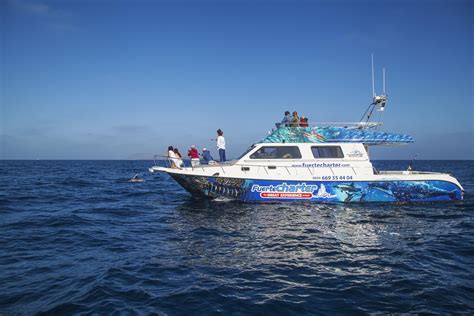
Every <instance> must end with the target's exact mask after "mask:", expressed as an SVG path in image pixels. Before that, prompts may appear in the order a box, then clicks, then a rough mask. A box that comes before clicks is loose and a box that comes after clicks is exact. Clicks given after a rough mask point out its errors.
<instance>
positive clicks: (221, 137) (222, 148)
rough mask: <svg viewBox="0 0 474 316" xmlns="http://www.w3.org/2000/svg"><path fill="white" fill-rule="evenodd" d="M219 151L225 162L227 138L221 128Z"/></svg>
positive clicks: (218, 131) (218, 135) (221, 160)
mask: <svg viewBox="0 0 474 316" xmlns="http://www.w3.org/2000/svg"><path fill="white" fill-rule="evenodd" d="M217 151H219V160H220V162H225V138H224V132H223V131H222V130H221V129H220V128H219V129H218V130H217Z"/></svg>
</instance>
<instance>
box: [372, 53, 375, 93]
mask: <svg viewBox="0 0 474 316" xmlns="http://www.w3.org/2000/svg"><path fill="white" fill-rule="evenodd" d="M372 98H375V80H374V53H372Z"/></svg>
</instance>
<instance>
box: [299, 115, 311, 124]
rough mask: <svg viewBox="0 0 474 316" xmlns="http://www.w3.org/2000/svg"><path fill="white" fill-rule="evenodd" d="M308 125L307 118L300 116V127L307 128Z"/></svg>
mask: <svg viewBox="0 0 474 316" xmlns="http://www.w3.org/2000/svg"><path fill="white" fill-rule="evenodd" d="M308 126H309V124H308V118H307V117H304V116H303V115H301V118H300V127H308Z"/></svg>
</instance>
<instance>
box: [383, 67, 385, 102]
mask: <svg viewBox="0 0 474 316" xmlns="http://www.w3.org/2000/svg"><path fill="white" fill-rule="evenodd" d="M382 76H383V94H384V95H385V67H383V68H382Z"/></svg>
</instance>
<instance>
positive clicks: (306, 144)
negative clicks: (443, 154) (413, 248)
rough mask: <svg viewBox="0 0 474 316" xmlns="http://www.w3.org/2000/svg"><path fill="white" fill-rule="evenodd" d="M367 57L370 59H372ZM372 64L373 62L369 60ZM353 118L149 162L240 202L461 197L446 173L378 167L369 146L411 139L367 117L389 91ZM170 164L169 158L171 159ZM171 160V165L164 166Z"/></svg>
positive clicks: (192, 188)
mask: <svg viewBox="0 0 474 316" xmlns="http://www.w3.org/2000/svg"><path fill="white" fill-rule="evenodd" d="M372 63H373V61H372ZM372 69H373V66H372ZM372 87H373V101H372V103H371V104H370V105H369V107H368V108H367V110H366V112H365V113H364V115H363V118H365V117H366V119H365V120H363V119H361V120H360V121H359V122H357V123H338V124H322V123H319V124H314V125H312V126H308V127H289V126H278V125H277V128H275V129H273V130H272V132H271V133H270V134H269V135H268V136H266V137H265V138H263V139H262V140H261V141H259V142H257V143H255V144H254V145H252V146H251V147H250V148H249V149H248V150H247V151H246V152H244V153H243V154H242V155H241V156H240V157H239V158H238V159H237V160H234V161H231V162H228V163H216V164H209V165H202V164H201V165H199V166H194V167H184V168H171V167H163V166H159V165H158V164H157V163H155V165H154V166H152V167H151V168H149V171H150V172H165V173H167V174H168V175H170V176H171V178H173V179H174V180H176V182H178V183H179V184H180V185H181V186H182V187H183V188H184V189H185V190H187V191H188V192H189V193H191V194H192V195H193V196H195V197H200V198H210V199H215V198H225V199H234V200H240V201H256V202H261V201H302V200H303V201H312V202H429V201H452V200H462V198H463V192H464V190H463V188H462V186H461V184H460V183H459V182H458V180H457V179H456V178H454V177H453V176H452V175H450V174H447V173H437V172H421V171H414V170H412V168H408V169H407V170H402V171H379V170H377V169H376V168H374V166H373V165H372V162H371V161H370V158H369V147H371V146H377V145H400V144H409V143H413V142H414V140H413V138H412V137H411V136H408V135H405V134H396V133H387V132H383V131H380V126H381V123H377V122H370V118H371V116H372V114H373V113H374V110H376V111H384V108H385V105H386V102H387V95H386V94H385V70H384V89H383V90H384V93H383V94H382V95H376V94H375V89H374V80H373V70H372ZM170 163H171V162H170ZM170 165H171V164H170Z"/></svg>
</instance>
